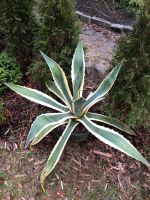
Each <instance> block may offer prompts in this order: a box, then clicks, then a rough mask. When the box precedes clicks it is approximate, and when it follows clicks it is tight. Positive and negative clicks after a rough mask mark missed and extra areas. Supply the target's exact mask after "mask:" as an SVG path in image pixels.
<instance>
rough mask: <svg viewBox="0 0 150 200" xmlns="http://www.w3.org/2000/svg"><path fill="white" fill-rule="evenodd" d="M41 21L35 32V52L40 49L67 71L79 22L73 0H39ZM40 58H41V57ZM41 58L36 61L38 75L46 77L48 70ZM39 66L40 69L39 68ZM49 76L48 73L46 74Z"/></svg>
mask: <svg viewBox="0 0 150 200" xmlns="http://www.w3.org/2000/svg"><path fill="white" fill-rule="evenodd" d="M39 7H40V8H41V9H40V10H41V23H40V28H39V31H38V33H37V41H36V52H38V51H39V50H42V51H43V52H44V53H46V54H47V55H48V56H50V57H51V58H52V59H54V60H55V61H56V62H57V63H59V64H60V65H61V66H62V68H63V69H64V71H65V72H69V71H70V69H68V66H70V64H71V63H70V60H71V58H72V55H73V51H74V49H75V47H76V45H77V43H78V40H79V23H78V19H77V16H76V14H75V2H74V0H73V1H70V0H47V1H41V4H40V5H39ZM41 60H42V59H41ZM41 60H40V61H38V62H36V65H37V68H34V69H33V71H34V72H35V70H37V73H38V72H40V73H39V76H38V78H39V77H41V78H42V79H43V78H44V79H45V78H46V76H47V74H49V72H48V71H47V70H46V66H45V64H44V63H43V61H42V63H43V64H41ZM39 68H40V69H39ZM48 76H49V75H48Z"/></svg>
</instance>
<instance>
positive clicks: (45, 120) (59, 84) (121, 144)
mask: <svg viewBox="0 0 150 200" xmlns="http://www.w3.org/2000/svg"><path fill="white" fill-rule="evenodd" d="M41 54H42V56H43V58H44V59H45V61H46V63H47V64H48V66H49V69H50V71H51V74H52V76H53V81H48V82H47V83H46V86H47V88H48V89H49V90H50V91H51V92H52V93H54V94H55V95H56V96H57V97H58V98H59V99H60V100H61V102H63V103H64V104H65V105H64V104H62V103H60V102H58V101H56V100H55V99H54V98H53V97H51V96H49V95H46V94H44V93H42V92H40V91H38V90H35V89H31V88H27V87H23V86H19V85H14V84H11V83H6V85H7V86H8V87H9V88H10V89H12V90H13V91H15V92H17V93H18V94H20V95H21V96H23V97H25V98H27V99H29V100H31V101H33V102H36V103H39V104H41V105H43V106H47V107H49V108H52V109H54V110H56V111H59V112H57V113H49V114H42V115H40V116H38V117H37V118H36V119H35V121H34V122H33V124H32V126H31V128H30V131H29V134H28V136H27V140H26V145H25V146H26V147H27V146H28V145H29V143H30V142H31V146H32V145H35V144H37V143H38V142H40V141H41V140H42V138H44V137H45V136H46V135H47V134H48V133H50V132H51V131H52V130H53V129H55V128H56V127H58V126H60V125H62V124H67V125H66V128H65V130H64V132H63V133H62V135H61V137H60V139H59V140H58V142H57V143H56V145H55V147H54V148H53V150H52V152H51V154H50V156H49V158H48V160H47V163H46V165H45V167H44V169H43V171H42V173H41V177H40V183H41V185H42V186H43V184H44V180H45V178H46V176H47V175H48V174H49V173H50V172H51V171H52V170H53V169H54V167H55V166H56V164H57V162H58V161H59V159H60V156H61V154H62V152H63V149H64V147H65V145H66V143H67V141H68V139H69V137H70V135H71V133H72V132H73V130H74V129H75V127H76V126H77V125H78V124H79V123H81V124H83V125H84V126H85V127H86V128H87V130H88V131H89V132H91V133H92V134H93V135H94V136H95V137H97V138H98V139H100V140H101V141H103V142H104V143H106V144H108V145H110V146H112V147H114V148H115V149H118V150H120V151H122V152H123V153H125V154H127V155H129V156H131V157H133V158H135V159H137V160H139V161H141V162H142V163H144V164H145V165H147V166H148V165H149V163H148V161H147V160H146V159H145V158H144V157H143V156H142V155H141V154H140V153H139V152H138V150H137V149H136V148H135V147H134V146H133V145H132V144H131V143H130V142H129V141H128V140H127V139H125V138H124V137H123V136H122V135H120V134H119V133H118V132H116V131H115V130H113V129H110V128H106V127H104V126H101V125H97V124H96V123H95V122H93V121H98V122H102V123H103V124H106V125H107V124H108V125H111V126H112V127H115V128H118V129H119V130H121V131H124V132H126V133H128V134H131V135H134V132H133V131H132V130H131V129H130V128H129V127H127V126H126V125H125V124H123V123H122V122H121V121H119V120H117V119H114V118H110V117H107V116H104V115H101V114H96V113H92V112H89V109H90V107H91V106H93V105H94V104H95V103H97V102H98V101H100V100H101V99H103V97H104V96H105V95H106V94H107V93H108V91H109V90H110V89H111V87H112V86H113V84H114V82H115V80H116V78H117V76H118V73H119V70H120V68H121V65H122V62H121V63H120V64H119V65H117V66H116V67H115V68H114V69H113V70H112V71H111V72H110V73H109V74H108V75H107V76H106V78H105V79H104V80H103V81H102V82H101V84H100V85H99V87H98V88H97V90H96V91H95V92H94V93H92V94H90V95H89V96H88V97H87V98H86V99H84V98H83V97H82V93H83V85H84V76H85V60H84V51H83V47H82V44H81V43H79V44H78V46H77V48H76V50H75V53H74V56H73V60H72V66H71V78H72V87H73V88H72V91H73V94H72V93H71V90H70V88H69V84H68V81H67V78H66V75H65V73H64V71H63V70H62V68H61V67H60V66H59V65H58V64H57V63H56V62H55V61H53V60H52V59H51V58H49V57H48V56H47V55H45V54H44V53H43V52H41Z"/></svg>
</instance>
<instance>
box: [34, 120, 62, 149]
mask: <svg viewBox="0 0 150 200" xmlns="http://www.w3.org/2000/svg"><path fill="white" fill-rule="evenodd" d="M65 123H66V122H63V123H58V124H54V125H51V124H50V125H48V126H46V127H45V128H43V129H42V130H41V131H40V132H39V134H38V135H36V136H35V138H34V139H33V141H32V143H31V146H33V145H35V144H37V143H39V142H40V141H41V140H42V139H43V138H44V137H45V136H46V135H47V134H48V133H50V132H51V131H52V130H54V129H55V128H57V127H58V126H60V125H62V124H65Z"/></svg>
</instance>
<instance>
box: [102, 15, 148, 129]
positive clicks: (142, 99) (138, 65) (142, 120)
mask: <svg viewBox="0 0 150 200" xmlns="http://www.w3.org/2000/svg"><path fill="white" fill-rule="evenodd" d="M123 58H125V62H124V64H123V66H122V69H121V71H120V75H119V77H118V79H117V80H116V82H115V84H114V86H113V88H112V90H111V91H110V93H109V97H108V99H107V104H106V105H105V106H103V107H102V110H103V111H104V112H106V113H109V115H112V116H114V117H117V118H119V119H120V120H122V121H124V122H125V123H127V124H128V125H129V126H131V127H133V128H136V127H145V128H146V127H147V126H148V124H149V123H150V114H149V112H150V21H149V16H148V15H145V14H144V13H141V14H140V17H139V21H138V23H137V25H136V26H135V28H134V30H133V31H132V32H131V33H130V34H129V35H126V36H123V37H121V39H120V40H119V42H118V47H117V50H116V55H115V57H114V59H113V62H112V68H113V67H114V66H115V65H116V63H118V62H120V61H121V60H122V59H123ZM110 105H111V106H110Z"/></svg>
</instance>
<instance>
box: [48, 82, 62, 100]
mask: <svg viewBox="0 0 150 200" xmlns="http://www.w3.org/2000/svg"><path fill="white" fill-rule="evenodd" d="M46 87H47V89H48V90H49V91H50V92H53V93H54V94H55V95H56V96H57V97H59V98H60V99H61V100H62V101H63V102H64V103H65V99H64V97H63V95H62V94H61V92H60V91H59V89H58V88H57V86H56V85H55V83H53V82H52V81H47V82H46Z"/></svg>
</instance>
